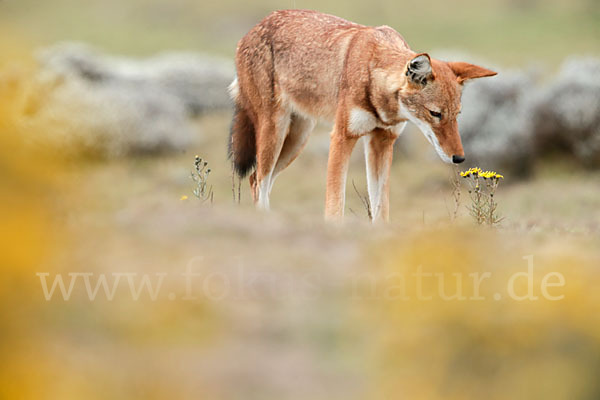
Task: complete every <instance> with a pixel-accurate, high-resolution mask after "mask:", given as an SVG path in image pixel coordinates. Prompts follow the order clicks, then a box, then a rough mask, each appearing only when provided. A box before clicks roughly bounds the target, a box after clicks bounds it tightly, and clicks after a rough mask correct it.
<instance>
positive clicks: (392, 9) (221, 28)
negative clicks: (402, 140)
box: [0, 0, 600, 66]
mask: <svg viewBox="0 0 600 400" xmlns="http://www.w3.org/2000/svg"><path fill="white" fill-rule="evenodd" d="M282 8H307V9H316V10H319V11H322V12H326V13H330V14H334V15H338V16H341V17H343V18H346V19H350V20H352V21H355V22H358V23H362V24H367V25H383V24H386V25H390V26H391V27H393V28H395V29H396V30H398V31H399V32H400V33H402V34H403V35H404V37H405V38H406V39H407V41H408V42H409V43H410V44H411V46H412V47H413V48H414V49H417V50H423V51H429V50H430V49H434V48H435V49H437V48H452V49H468V50H469V52H471V53H473V54H477V55H480V56H483V57H486V58H488V59H489V60H491V61H493V62H496V63H502V64H507V65H519V66H521V65H523V64H528V63H537V62H548V63H557V62H559V61H561V60H562V59H563V58H564V57H565V56H566V55H568V54H587V53H598V52H599V51H600V23H599V21H600V2H599V1H597V0H571V1H563V0H492V1H484V2H482V1H477V0H456V1H418V0H404V1H398V0H371V1H340V0H320V1H315V0H284V1H273V0H258V1H249V2H243V1H236V0H221V1H214V0H212V1H206V0H205V1H194V0H172V1H168V0H127V1H119V0H103V1H100V0H86V1H78V0H53V1H43V2H42V1H36V0H18V1H15V0H4V1H2V2H0V21H1V23H2V25H4V26H12V27H13V28H15V29H17V31H19V32H21V33H22V34H23V35H24V36H25V37H27V38H29V40H30V41H31V42H32V43H33V44H35V45H48V44H52V43H55V42H56V41H59V40H67V39H68V40H82V41H86V42H90V43H92V44H95V45H98V46H100V47H101V48H104V49H105V50H107V51H110V52H119V53H127V54H149V53H153V52H156V51H158V50H164V49H170V50H173V49H195V50H206V51H209V52H213V53H217V54H222V55H225V56H230V57H233V54H234V51H235V44H236V42H237V41H238V40H239V38H240V37H241V36H242V35H243V34H244V33H245V32H247V31H248V30H249V29H250V27H252V26H253V25H254V24H255V23H257V22H258V21H259V20H260V19H261V18H263V17H264V16H265V15H266V14H268V13H269V12H270V11H272V10H275V9H282Z"/></svg>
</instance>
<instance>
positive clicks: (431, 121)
mask: <svg viewBox="0 0 600 400" xmlns="http://www.w3.org/2000/svg"><path fill="white" fill-rule="evenodd" d="M493 75H496V72H493V71H490V70H489V69H486V68H483V67H479V66H477V65H473V64H468V63H464V62H444V61H439V60H436V59H431V58H430V57H429V55H427V54H425V53H423V54H418V55H416V56H414V57H413V58H411V59H410V60H409V61H408V62H407V63H406V66H405V67H404V76H405V83H404V85H403V86H402V88H401V90H400V95H399V96H398V98H399V101H400V112H401V113H402V114H403V115H404V117H405V118H407V119H408V120H410V121H411V122H413V123H414V124H415V125H417V126H418V127H419V129H420V130H421V132H423V134H424V135H425V137H426V138H427V140H428V141H429V142H430V143H431V144H432V145H433V146H434V147H435V150H436V151H437V153H438V155H439V156H440V158H441V159H442V160H444V161H445V162H448V163H450V162H453V163H456V164H458V163H461V162H463V161H464V160H465V152H464V150H463V147H462V143H461V140H460V135H459V133H458V123H457V122H456V118H457V116H458V114H459V113H460V109H461V104H460V97H461V92H462V87H463V83H464V82H465V81H467V80H469V79H475V78H483V77H486V76H493Z"/></svg>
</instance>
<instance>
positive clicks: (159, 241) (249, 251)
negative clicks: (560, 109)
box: [4, 113, 600, 399]
mask: <svg viewBox="0 0 600 400" xmlns="http://www.w3.org/2000/svg"><path fill="white" fill-rule="evenodd" d="M228 117H229V115H228V114H225V113H224V114H216V115H209V116H205V117H202V118H201V119H200V120H199V121H198V124H197V128H198V137H197V139H196V140H195V143H194V145H193V146H192V147H191V148H190V149H189V150H188V151H187V152H186V153H185V154H180V155H173V156H164V157H161V158H158V159H157V158H134V159H126V160H121V161H115V162H110V163H107V162H91V163H81V162H73V163H72V164H69V167H68V168H67V169H66V171H65V172H63V173H62V174H61V175H62V176H63V178H64V179H61V182H63V183H62V186H61V187H62V189H61V190H60V192H59V193H58V194H53V195H52V196H51V199H52V203H50V204H53V206H52V209H54V212H53V214H52V215H53V216H52V218H51V220H52V222H51V226H54V229H55V231H54V232H55V233H54V235H55V236H54V239H53V242H55V243H57V244H58V253H57V254H56V256H54V257H52V258H50V259H49V260H46V261H44V262H42V263H41V264H37V265H34V266H33V267H31V268H32V269H33V271H32V272H31V273H29V275H27V277H26V278H27V279H26V280H25V281H26V282H27V285H26V290H24V291H22V292H21V294H20V295H19V296H23V295H25V296H27V299H26V300H25V299H24V300H23V302H24V304H25V305H26V309H27V313H26V314H25V315H28V316H35V321H34V322H33V323H32V325H31V323H30V324H28V330H26V331H25V332H26V334H25V337H26V338H29V339H33V341H35V340H40V342H39V343H40V344H39V345H36V346H33V347H31V345H30V344H29V343H30V342H29V341H28V342H27V343H28V344H27V346H28V347H25V345H24V344H23V348H24V350H21V351H20V352H19V351H17V352H16V354H17V356H18V358H17V360H19V361H20V362H22V363H24V366H23V368H25V369H26V370H27V371H34V372H35V374H36V377H37V378H36V379H39V380H40V381H41V382H42V383H43V384H44V385H45V387H47V388H49V389H48V391H47V392H46V394H47V393H52V394H53V395H60V396H61V397H64V398H81V397H82V396H85V397H86V398H105V397H106V396H110V397H113V398H123V399H127V398H133V397H139V396H142V397H149V398H157V399H159V398H167V397H169V398H171V397H173V396H176V397H182V398H189V397H196V396H198V395H201V396H202V397H203V398H210V399H213V398H214V399H239V398H243V399H280V398H286V399H307V398H311V399H337V398H340V399H342V398H343V399H348V398H357V399H364V398H373V399H378V398H387V397H389V396H390V395H395V393H404V394H405V395H406V396H408V397H410V398H423V399H435V398H462V399H465V398H481V396H486V397H487V398H498V399H500V398H506V396H509V395H510V396H513V397H517V398H552V399H567V398H572V396H574V393H583V394H585V395H588V394H590V393H591V394H592V395H593V396H595V395H596V394H597V393H598V387H597V386H596V385H595V384H594V382H595V378H594V376H595V375H594V374H595V372H594V371H596V370H595V366H596V365H597V364H596V363H597V362H598V359H599V358H598V355H599V354H600V352H599V350H598V340H599V339H600V336H599V335H600V334H599V333H598V332H599V331H598V325H599V321H598V320H597V318H596V317H594V315H597V314H594V313H595V312H597V305H598V304H600V303H598V302H597V300H598V299H597V296H596V295H594V294H593V293H595V290H594V285H595V284H596V282H597V281H598V279H599V277H598V274H597V268H596V267H597V265H598V264H597V263H598V261H600V253H599V252H598V250H597V249H598V244H599V243H600V237H599V235H598V232H599V231H598V226H599V225H598V224H599V222H600V218H599V217H600V212H599V210H600V207H599V205H600V204H599V201H600V200H599V198H598V196H597V187H598V186H597V185H598V180H599V179H600V175H599V174H598V173H584V172H581V171H575V172H568V173H567V172H565V171H566V170H565V168H560V172H556V169H555V168H553V167H552V166H551V165H550V166H542V167H540V169H539V171H538V174H537V177H536V178H535V179H534V180H531V181H522V182H511V179H510V177H507V179H506V182H503V184H502V186H501V187H500V190H499V192H498V201H499V203H500V211H501V213H502V214H503V215H504V216H506V220H505V221H504V222H503V223H502V225H501V227H500V228H499V229H497V230H489V229H477V228H475V227H474V226H473V224H472V223H471V221H470V217H468V216H467V215H466V211H465V210H464V209H463V210H462V216H461V217H459V219H458V220H457V221H455V222H454V223H450V222H449V211H448V209H450V208H451V207H452V198H451V196H450V184H449V182H448V177H449V175H450V174H449V171H448V169H447V166H445V165H443V164H442V163H441V162H440V161H438V160H436V159H435V158H431V157H430V156H431V153H430V151H429V149H427V148H426V147H425V146H424V143H421V142H424V140H421V139H420V138H419V136H417V138H419V139H418V140H417V144H416V146H417V148H419V149H420V148H421V147H422V151H419V152H418V153H417V154H412V155H410V157H409V158H407V159H402V157H399V159H398V161H397V162H396V163H395V164H394V167H393V171H392V181H393V182H392V206H391V210H392V217H393V223H392V224H391V225H389V226H380V227H372V226H371V225H370V224H369V223H368V221H367V219H366V215H365V212H364V209H363V208H362V206H361V205H360V201H359V200H358V196H357V195H355V194H354V193H353V192H352V191H351V190H349V192H348V199H349V205H348V208H352V209H353V210H354V212H355V213H356V214H357V215H354V214H353V213H352V212H349V215H348V219H347V223H346V224H345V225H344V226H343V227H336V226H330V225H326V224H324V223H323V221H322V209H323V198H324V179H325V165H326V152H325V151H324V150H323V146H322V143H321V142H322V141H323V140H326V139H327V136H326V131H325V129H320V130H319V132H316V133H315V135H314V137H313V138H312V140H311V143H310V144H309V146H308V148H307V150H306V152H305V153H304V154H302V155H301V157H300V158H299V159H298V160H297V161H296V162H295V163H294V164H293V165H292V166H291V167H290V168H289V170H286V171H285V172H284V174H283V175H282V176H281V177H280V180H279V181H278V182H277V183H276V185H275V188H274V193H273V201H272V207H273V209H274V210H273V212H271V213H267V214H264V213H258V212H256V211H254V209H253V207H252V204H251V202H250V199H249V194H248V189H247V184H246V183H245V182H244V185H243V188H242V191H243V196H242V203H241V204H240V205H237V204H233V203H232V195H231V183H230V182H231V181H230V176H229V164H228V162H227V160H226V158H225V148H224V145H223V143H224V139H225V137H226V134H227V133H226V128H227V125H228ZM407 134H416V132H408V133H407ZM360 153H361V152H360V151H357V152H356V157H355V159H354V162H353V164H352V166H351V171H350V176H351V180H352V179H354V180H355V181H356V183H357V186H358V187H359V188H360V189H363V188H364V178H363V174H364V173H363V170H362V159H361V157H360V155H361V154H360ZM195 154H200V155H202V156H203V157H204V158H205V159H208V160H209V161H210V165H211V167H212V170H213V171H214V172H213V173H212V174H211V178H210V179H211V183H212V184H213V185H214V186H213V188H214V193H215V195H214V203H213V204H208V203H204V204H201V203H200V202H199V201H198V200H196V199H195V198H194V197H193V196H192V195H191V188H192V181H191V179H189V177H188V174H189V171H190V169H191V167H192V163H193V157H194V155H195ZM182 195H187V196H189V198H188V199H187V200H181V196H182ZM466 196H467V194H466V193H463V198H465V197H466ZM527 255H533V256H534V257H535V260H536V264H535V267H536V271H537V274H543V273H547V272H551V271H559V272H561V273H563V274H564V275H565V279H566V280H567V283H568V285H567V286H566V288H560V289H558V292H553V293H566V296H567V297H566V299H565V300H564V301H562V302H556V303H554V302H550V301H544V300H543V301H540V302H531V301H527V302H524V303H523V302H517V301H511V300H509V299H508V300H506V301H500V302H497V301H492V300H489V298H490V296H491V295H492V293H493V292H494V290H497V292H498V293H502V294H503V296H504V295H505V294H504V292H503V290H504V289H503V288H502V285H503V284H504V282H506V280H507V278H506V277H505V276H504V274H508V273H509V272H516V271H518V272H522V271H526V262H525V261H524V260H523V259H522V258H523V257H524V256H527ZM419 265H420V266H422V267H424V268H426V269H427V270H428V271H437V272H438V273H447V274H449V275H448V276H450V274H456V273H467V272H469V273H476V272H484V271H491V272H493V273H494V274H495V275H494V279H493V280H492V281H491V282H493V286H491V287H489V286H485V289H484V290H485V292H484V294H485V296H486V297H488V300H487V301H484V302H482V303H478V302H469V301H466V302H460V301H449V302H447V301H442V300H440V299H434V300H433V301H431V302H428V301H418V300H415V299H414V298H412V300H407V301H397V299H396V298H395V297H392V298H389V297H387V296H389V295H390V293H393V289H394V287H396V286H395V284H394V285H392V283H390V281H389V279H390V278H389V277H390V276H392V277H395V276H396V275H395V274H403V275H402V276H405V277H409V276H410V274H412V273H414V271H415V268H416V267H417V266H419ZM187 268H191V269H192V270H193V271H194V272H195V273H198V274H200V275H199V276H198V277H195V278H194V280H193V290H192V292H191V293H192V295H191V296H190V297H194V298H193V299H191V298H187V297H186V296H188V295H189V294H188V292H187V290H188V287H187V283H186V282H187V281H186V280H185V279H184V278H183V277H182V274H184V273H186V269H187ZM39 271H50V272H51V274H52V275H51V276H54V274H55V273H63V274H65V276H66V274H67V273H69V272H77V271H82V272H91V273H93V274H94V276H95V277H96V276H98V274H101V273H105V274H112V273H123V272H127V273H137V274H140V275H141V274H149V276H150V279H151V280H152V282H153V283H154V284H155V283H156V279H157V275H155V274H157V273H158V274H161V273H162V274H166V277H165V281H164V283H163V286H162V289H161V290H160V292H159V293H158V296H157V299H156V300H151V298H150V297H149V295H147V294H146V293H145V292H144V293H143V294H142V295H141V297H140V300H138V301H134V300H133V299H132V298H131V295H130V293H129V292H128V290H127V287H126V285H125V284H123V285H121V286H119V289H118V290H117V292H116V293H117V294H116V296H115V299H114V300H113V301H106V300H104V299H103V297H102V295H100V296H99V297H100V298H99V299H98V300H95V301H89V300H88V299H87V297H86V296H87V295H86V292H85V288H84V287H83V286H82V284H80V285H77V286H76V287H75V290H74V293H73V295H72V298H71V300H69V301H63V300H62V299H61V298H60V297H59V296H58V295H57V297H58V298H54V299H52V300H51V301H50V302H46V301H44V300H43V298H42V293H41V290H40V287H39V282H37V281H36V280H33V276H32V275H33V272H39ZM540 271H541V272H540ZM496 274H497V275H496ZM542 276H543V275H541V276H540V275H536V277H535V285H536V293H537V295H538V296H539V293H540V292H539V290H538V289H537V285H539V281H540V279H541V278H542ZM393 279H395V278H393ZM406 279H408V278H406ZM94 282H95V281H94ZM377 282H378V283H377ZM465 282H466V281H465ZM446 289H447V290H448V288H446ZM407 290H408V291H409V293H412V294H413V295H414V292H413V291H414V290H415V288H414V286H413V285H412V284H409V288H408V289H407ZM426 290H430V291H433V289H432V288H428V289H426ZM453 290H455V288H453V287H452V286H450V289H449V291H448V293H452V292H453ZM519 290H523V287H520V289H519ZM467 291H468V292H469V291H470V289H467ZM520 293H521V292H520ZM14 296H16V295H13V297H12V299H13V300H12V301H14V298H15V297H14ZM19 296H17V298H20V297H19ZM21 307H24V306H23V305H21ZM19 326H20V324H16V327H19ZM16 327H13V329H17V328H16ZM32 332H36V333H32ZM49 344H51V345H49ZM565 346H566V347H565ZM569 346H570V347H569ZM16 348H17V349H20V348H19V347H16ZM418 349H420V350H418ZM32 352H33V353H32ZM24 354H25V355H28V356H24ZM33 354H36V355H35V358H36V359H38V360H39V359H41V360H43V362H42V363H39V364H36V365H35V366H33V365H32V364H27V361H26V360H28V359H30V358H31V357H34V355H33ZM23 359H25V361H23ZM430 363H432V364H433V365H434V367H432V365H431V364H430ZM482 368H484V370H482ZM18 372H19V370H17V372H15V371H11V372H10V374H8V376H9V377H13V378H14V377H15V374H17V373H18ZM21 373H22V374H25V373H24V372H21ZM4 376H6V375H4ZM16 376H17V379H16V382H19V379H18V377H19V376H21V375H18V374H17V375H16ZM24 376H27V375H26V374H25V375H24ZM532 379H533V380H534V381H536V382H540V383H539V384H538V383H531V380H532ZM504 381H507V382H511V385H508V386H505V385H502V382H504ZM13 382H14V381H13ZM542 382H543V383H542ZM19 393H21V392H19ZM25 393H26V394H27V393H28V392H25ZM28 394H30V395H31V396H33V397H36V396H37V398H40V397H42V398H43V397H44V395H43V394H39V393H37V392H35V391H33V390H32V391H30V392H29V393H28ZM575 397H577V396H575ZM581 398H583V397H581Z"/></svg>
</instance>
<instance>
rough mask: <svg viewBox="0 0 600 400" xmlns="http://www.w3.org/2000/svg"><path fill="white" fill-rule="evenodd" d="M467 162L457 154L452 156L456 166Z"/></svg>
mask: <svg viewBox="0 0 600 400" xmlns="http://www.w3.org/2000/svg"><path fill="white" fill-rule="evenodd" d="M463 161H465V158H464V157H461V156H457V155H456V154H455V155H453V156H452V162H453V163H454V164H460V163H461V162H463Z"/></svg>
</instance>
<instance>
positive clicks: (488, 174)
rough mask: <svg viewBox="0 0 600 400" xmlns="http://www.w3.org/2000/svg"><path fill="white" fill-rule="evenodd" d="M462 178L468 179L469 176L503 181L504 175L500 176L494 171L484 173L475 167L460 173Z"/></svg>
mask: <svg viewBox="0 0 600 400" xmlns="http://www.w3.org/2000/svg"><path fill="white" fill-rule="evenodd" d="M460 176H462V177H463V178H466V177H468V176H480V177H482V178H483V179H502V178H504V175H500V174H498V173H496V172H494V171H482V170H481V168H479V167H475V168H471V169H469V170H467V171H463V172H461V173H460Z"/></svg>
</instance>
